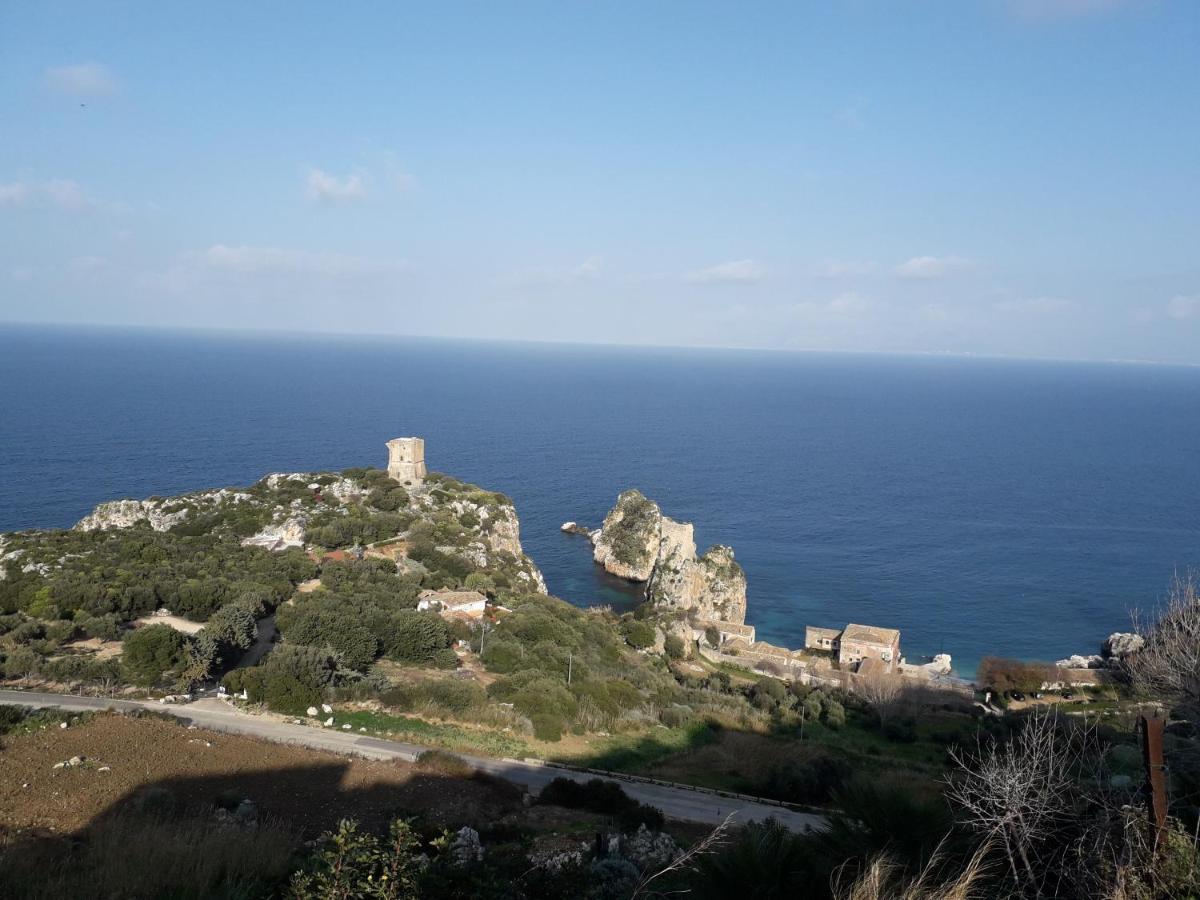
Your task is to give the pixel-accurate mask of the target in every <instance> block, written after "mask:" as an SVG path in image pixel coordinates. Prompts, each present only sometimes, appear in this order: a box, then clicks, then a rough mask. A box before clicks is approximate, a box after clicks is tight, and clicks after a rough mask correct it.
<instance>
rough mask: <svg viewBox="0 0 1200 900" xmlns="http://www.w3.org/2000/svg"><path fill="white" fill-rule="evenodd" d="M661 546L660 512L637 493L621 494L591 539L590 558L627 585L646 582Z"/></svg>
mask: <svg viewBox="0 0 1200 900" xmlns="http://www.w3.org/2000/svg"><path fill="white" fill-rule="evenodd" d="M661 543H662V511H661V510H659V508H658V504H657V503H655V502H654V501H652V500H648V499H647V498H646V497H645V495H643V494H642V492H641V491H639V490H630V491H624V492H623V493H622V494H621V495H620V496H619V497H617V502H616V505H614V506H613V508H612V509H610V510H609V511H608V515H607V516H605V517H604V524H603V525H602V526H601V528H600V532H599V534H598V535H596V536H595V537H594V538H593V539H592V544H593V551H592V558H593V559H594V560H595V561H596V562H598V563H599V564H600V565H602V566H604V570H605V571H606V572H608V573H609V574H611V575H616V576H617V577H618V578H624V579H626V580H627V581H649V580H650V574H651V573H652V572H653V571H654V565H655V563H656V562H658V554H659V546H660V544H661Z"/></svg>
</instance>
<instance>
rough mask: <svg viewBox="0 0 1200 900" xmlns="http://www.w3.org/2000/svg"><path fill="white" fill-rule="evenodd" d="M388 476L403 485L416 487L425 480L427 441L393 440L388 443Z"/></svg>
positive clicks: (414, 439) (406, 438) (409, 438)
mask: <svg viewBox="0 0 1200 900" xmlns="http://www.w3.org/2000/svg"><path fill="white" fill-rule="evenodd" d="M387 448H388V474H389V475H391V476H392V477H393V478H394V479H396V480H397V481H398V482H400V483H401V484H403V485H408V486H410V487H415V486H416V485H419V484H420V483H421V482H423V481H424V480H425V475H426V470H425V439H424V438H419V437H399V438H392V439H391V440H390V441H388V442H387Z"/></svg>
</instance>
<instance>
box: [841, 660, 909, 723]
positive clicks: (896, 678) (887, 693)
mask: <svg viewBox="0 0 1200 900" xmlns="http://www.w3.org/2000/svg"><path fill="white" fill-rule="evenodd" d="M851 683H852V684H853V687H854V692H855V693H856V694H859V695H860V696H861V697H862V698H863V699H865V700H866V701H867V702H868V703H870V704H871V706H872V708H874V710H875V714H876V715H878V716H879V723H880V724H881V725H882V724H884V723H886V722H887V720H888V719H889V718H891V716H892V715H894V714H895V713H896V712H897V711H898V710H899V708H900V706H901V705H902V703H903V701H904V694H905V685H904V678H903V677H902V676H900V675H895V674H892V673H889V672H871V673H869V674H865V675H855V676H854V678H853V680H852V682H851Z"/></svg>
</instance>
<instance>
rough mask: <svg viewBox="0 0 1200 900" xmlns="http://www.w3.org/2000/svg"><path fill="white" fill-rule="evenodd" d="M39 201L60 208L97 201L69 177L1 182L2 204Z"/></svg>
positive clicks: (71, 208)
mask: <svg viewBox="0 0 1200 900" xmlns="http://www.w3.org/2000/svg"><path fill="white" fill-rule="evenodd" d="M39 203H46V204H50V205H51V206H56V207H58V208H59V209H69V210H78V209H85V208H87V207H90V206H94V205H95V202H94V201H93V200H92V199H91V198H90V197H89V196H88V195H87V192H86V191H84V189H83V188H82V187H81V186H80V185H79V183H78V182H75V181H71V180H70V179H69V178H52V179H50V180H49V181H10V182H8V183H7V184H0V206H24V205H26V204H29V205H33V204H39Z"/></svg>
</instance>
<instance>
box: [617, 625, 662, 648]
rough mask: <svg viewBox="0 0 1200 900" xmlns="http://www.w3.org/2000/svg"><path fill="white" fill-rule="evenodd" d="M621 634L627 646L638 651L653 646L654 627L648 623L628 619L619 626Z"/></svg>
mask: <svg viewBox="0 0 1200 900" xmlns="http://www.w3.org/2000/svg"><path fill="white" fill-rule="evenodd" d="M621 633H622V634H623V635H624V636H625V640H626V641H628V643H629V646H631V647H634V648H636V649H638V650H645V649H646V648H647V647H653V646H654V626H653V625H651V624H649V623H648V622H640V621H638V620H637V619H628V620H626V621H625V622H623V623H622V624H621Z"/></svg>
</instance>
